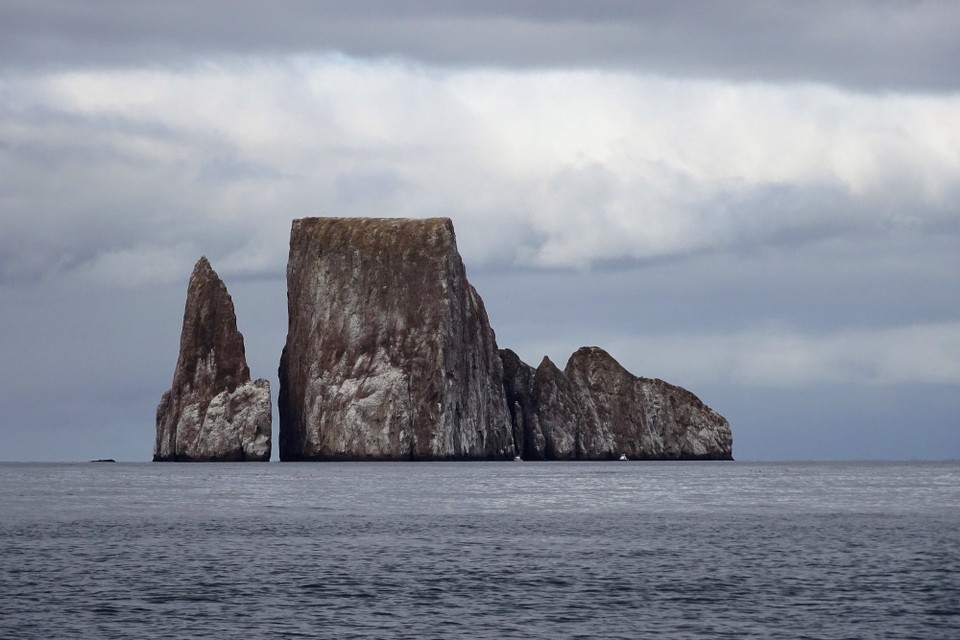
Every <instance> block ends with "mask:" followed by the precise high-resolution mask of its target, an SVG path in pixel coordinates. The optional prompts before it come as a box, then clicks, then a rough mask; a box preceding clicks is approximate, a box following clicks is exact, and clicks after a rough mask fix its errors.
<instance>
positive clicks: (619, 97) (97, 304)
mask: <svg viewBox="0 0 960 640" xmlns="http://www.w3.org/2000/svg"><path fill="white" fill-rule="evenodd" d="M545 6H547V5H544V4H541V3H531V4H526V3H470V4H464V5H458V4H451V3H438V4H431V3H403V4H398V3H382V4H381V3H325V4H324V5H323V9H322V10H318V9H317V8H316V7H314V6H313V4H312V3H285V4H282V5H281V7H280V9H275V8H273V9H271V11H270V12H266V10H265V9H264V7H265V5H262V4H261V3H233V4H231V9H230V11H226V10H225V9H222V8H221V9H216V10H211V9H210V8H209V7H210V5H199V7H196V6H194V5H193V4H192V3H179V2H166V3H147V4H146V5H141V4H139V3H106V2H105V3H101V4H97V3H86V4H84V5H80V4H79V3H60V2H24V3H18V2H13V3H5V5H4V7H3V8H2V9H0V59H2V60H3V61H4V64H3V65H2V66H0V216H2V233H0V309H2V310H0V330H2V336H0V347H2V350H3V353H4V354H6V355H5V358H4V365H3V367H2V368H0V388H2V389H3V391H2V392H0V408H2V409H3V411H4V415H6V416H8V418H7V419H6V420H5V422H3V423H2V424H0V437H2V438H3V440H0V459H4V460H10V459H23V458H30V459H38V458H41V459H42V458H50V459H71V458H73V459H76V458H77V457H78V456H79V457H80V458H84V457H102V456H104V455H111V454H112V457H117V458H123V459H146V458H148V457H149V455H150V446H151V443H152V436H153V423H152V420H153V415H152V414H153V408H154V406H155V404H156V402H157V400H158V399H159V396H160V394H161V393H162V391H163V390H164V389H165V388H166V387H167V386H168V385H169V379H170V376H171V372H172V368H173V364H174V362H175V360H176V353H175V350H176V344H177V338H178V331H179V328H180V326H179V317H180V314H182V304H183V289H184V287H185V285H186V279H187V276H188V274H189V271H190V269H191V268H192V265H193V263H194V261H195V260H196V259H197V257H198V256H199V255H201V254H206V255H207V256H208V257H209V258H210V259H211V261H212V263H213V265H214V267H215V268H216V269H217V270H218V271H219V272H220V274H221V276H223V277H224V279H225V280H226V282H227V286H228V288H229V289H230V290H231V292H232V293H233V294H234V297H235V299H236V300H237V307H238V314H239V316H240V317H239V322H240V328H241V330H242V331H244V333H245V335H246V342H247V348H248V352H249V355H250V360H251V369H252V372H253V374H254V375H255V376H268V377H269V376H272V374H273V372H274V371H275V369H276V362H277V359H278V357H279V352H280V348H281V347H282V344H283V339H284V334H285V330H286V314H285V293H284V286H285V284H284V282H283V274H284V268H285V263H286V253H287V238H288V234H289V225H290V220H291V219H292V218H296V217H302V216H308V215H351V216H353V215H376V216H411V217H425V216H436V215H443V216H450V217H452V218H453V219H454V223H455V225H456V229H457V234H458V242H459V245H460V249H461V252H462V253H463V255H464V259H465V261H466V263H467V268H468V273H469V275H470V277H471V280H472V281H473V282H474V284H475V285H476V286H477V287H478V289H479V290H480V293H481V295H483V297H484V299H485V301H486V302H487V305H488V308H489V310H490V314H491V318H492V320H493V323H494V327H495V329H496V330H497V334H498V341H499V342H500V344H501V346H509V347H511V348H514V349H515V350H517V351H518V352H519V353H520V354H521V356H522V357H524V358H525V359H526V360H528V361H529V362H531V364H534V365H535V364H536V363H537V362H538V361H539V358H540V357H541V356H543V355H548V356H549V357H551V358H553V359H554V360H556V361H557V362H558V364H560V365H561V366H562V364H563V363H564V362H565V360H566V357H567V356H568V355H569V354H570V353H571V352H572V351H573V350H575V349H576V348H577V347H579V346H581V345H582V344H599V345H602V346H605V347H606V348H607V349H608V350H610V351H611V353H613V355H614V356H615V357H617V358H618V359H619V360H620V361H621V362H622V363H623V364H624V365H625V366H627V367H628V368H629V369H631V370H632V371H634V372H635V373H637V374H642V375H648V376H656V377H662V378H665V379H668V380H669V381H671V382H675V383H677V384H681V385H684V386H687V387H689V388H691V389H692V390H693V391H694V392H696V393H698V394H699V395H700V396H701V397H702V398H703V399H704V400H705V401H707V402H708V404H710V405H711V406H713V407H714V408H716V409H718V410H719V411H720V412H721V413H724V414H725V415H727V416H728V417H729V418H730V419H731V422H732V423H733V425H734V435H735V455H737V457H749V458H764V457H780V458H782V457H831V458H836V457H877V456H879V457H904V456H905V457H958V456H960V437H958V435H957V433H958V432H960V429H958V427H960V425H958V424H957V421H956V417H955V416H956V415H957V414H958V410H960V399H958V398H960V393H957V392H960V300H958V298H960V296H957V295H956V293H955V292H956V291H957V283H958V276H960V115H958V114H960V86H957V85H958V82H960V80H958V79H960V69H958V68H957V65H958V64H960V63H958V60H960V50H958V40H957V38H956V37H955V34H956V33H957V32H960V31H958V29H960V22H958V16H960V11H958V9H957V6H958V5H956V4H955V3H949V2H942V3H938V2H933V3H923V2H921V3H892V2H891V3H883V2H879V3H878V2H870V3H845V4H843V5H842V6H840V7H839V8H837V5H836V4H835V3H803V4H799V3H798V4H783V5H780V4H771V3H736V4H734V3H696V2H694V3H596V4H595V3H589V4H588V3H570V4H565V3H558V4H550V5H549V6H550V10H549V11H547V10H546V9H545V8H544V7H545ZM271 7H275V5H271ZM274 379H275V376H274ZM274 385H276V382H275V381H274ZM51 386H53V387H56V391H57V392H56V393H53V394H51ZM274 391H276V388H274ZM51 396H52V397H51ZM918 404H920V405H921V407H920V408H918V406H917V405H918ZM804 433H807V434H808V436H809V437H805V436H804ZM830 434H834V435H835V436H836V440H835V441H831V439H830V437H829V435H830ZM914 436H916V437H914ZM865 437H867V438H871V439H873V440H872V441H871V442H869V443H865V442H864V438H865ZM911 438H912V440H911ZM911 441H913V442H914V446H913V448H912V449H911V448H910V446H909V445H908V444H905V443H909V442H911Z"/></svg>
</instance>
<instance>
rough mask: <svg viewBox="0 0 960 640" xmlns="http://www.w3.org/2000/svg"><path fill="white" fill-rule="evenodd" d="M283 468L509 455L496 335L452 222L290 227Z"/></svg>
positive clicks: (307, 221) (311, 221) (364, 221)
mask: <svg viewBox="0 0 960 640" xmlns="http://www.w3.org/2000/svg"><path fill="white" fill-rule="evenodd" d="M287 300H288V332H287V341H286V346H285V347H284V350H283V355H282V357H281V362H280V369H279V376H280V397H279V409H280V458H281V460H443V459H491V458H492V459H500V458H509V457H512V456H513V455H514V446H513V434H512V432H511V421H510V418H509V414H508V411H507V404H506V400H505V396H504V391H503V382H502V381H503V372H502V364H501V361H500V357H499V354H498V350H497V344H496V337H495V335H494V332H493V330H492V329H491V328H490V324H489V322H488V319H487V314H486V311H485V310H484V307H483V302H482V300H481V299H480V296H479V295H477V292H476V291H475V290H474V288H473V287H472V286H471V285H470V283H469V282H468V281H467V278H466V273H465V270H464V266H463V262H462V260H461V258H460V254H459V253H458V251H457V246H456V239H455V236H454V231H453V225H452V223H451V221H450V220H449V219H446V218H434V219H426V220H410V219H398V218H304V219H300V220H294V221H293V225H292V229H291V233H290V257H289V262H288V265H287Z"/></svg>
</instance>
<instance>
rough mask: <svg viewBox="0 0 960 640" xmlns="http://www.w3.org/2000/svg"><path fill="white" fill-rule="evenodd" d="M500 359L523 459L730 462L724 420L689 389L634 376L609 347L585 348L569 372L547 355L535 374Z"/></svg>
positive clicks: (506, 357)
mask: <svg viewBox="0 0 960 640" xmlns="http://www.w3.org/2000/svg"><path fill="white" fill-rule="evenodd" d="M501 355H502V358H503V362H504V388H505V389H506V393H507V397H508V400H509V401H510V403H511V404H510V406H511V408H512V410H511V419H512V422H513V426H514V431H515V432H518V431H519V432H520V433H521V436H520V437H521V442H522V452H523V453H522V455H523V457H524V459H536V460H539V459H547V460H561V459H581V460H605V459H615V458H618V457H619V456H620V455H622V454H626V455H627V457H628V458H630V459H656V460H695V459H712V460H729V459H732V447H733V438H732V434H731V431H730V425H729V423H728V422H727V420H726V419H725V418H724V417H723V416H721V415H720V414H718V413H717V412H715V411H713V410H712V409H710V407H708V406H706V405H705V404H703V402H701V401H700V399H699V398H697V397H696V396H695V395H694V394H692V393H690V392H689V391H687V390H686V389H683V388H681V387H677V386H675V385H671V384H668V383H666V382H664V381H662V380H656V379H649V378H638V377H636V376H634V375H633V374H631V373H630V372H628V371H627V370H626V369H624V368H623V367H622V366H620V364H619V363H618V362H617V361H616V360H614V358H613V357H612V356H610V354H608V353H607V352H606V351H604V350H603V349H600V348H598V347H583V348H581V349H579V350H578V351H577V352H576V353H574V354H573V355H572V356H571V357H570V359H569V360H568V362H567V365H566V367H565V368H564V370H563V371H560V370H559V369H558V368H557V367H556V366H555V365H554V364H553V363H552V362H551V361H550V360H549V359H547V358H544V360H543V362H541V364H540V366H539V367H537V369H536V370H534V369H532V368H531V367H529V366H528V365H526V364H524V363H523V362H522V361H520V359H519V358H518V357H517V356H516V354H514V353H513V352H512V351H509V350H504V351H503V352H501Z"/></svg>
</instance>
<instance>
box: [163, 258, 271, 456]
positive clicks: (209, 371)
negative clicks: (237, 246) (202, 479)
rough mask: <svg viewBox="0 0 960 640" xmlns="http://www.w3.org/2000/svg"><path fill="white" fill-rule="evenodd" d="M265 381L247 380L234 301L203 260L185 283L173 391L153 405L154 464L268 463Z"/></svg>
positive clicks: (268, 417) (268, 407)
mask: <svg viewBox="0 0 960 640" xmlns="http://www.w3.org/2000/svg"><path fill="white" fill-rule="evenodd" d="M270 429H271V404H270V383H269V382H267V381H266V380H263V379H260V380H254V381H251V380H250V369H249V368H248V367H247V360H246V355H245V353H244V348H243V335H242V334H241V333H240V332H239V331H238V330H237V318H236V314H235V313H234V308H233V300H232V299H231V298H230V294H229V293H227V288H226V286H224V284H223V281H222V280H220V278H219V276H217V274H216V272H215V271H214V270H213V268H212V267H211V266H210V263H209V262H208V261H207V259H206V258H205V257H203V258H200V260H198V261H197V264H196V266H195V267H194V268H193V273H192V274H191V276H190V284H189V285H188V286H187V302H186V306H185V308H184V312H183V330H182V332H181V334H180V356H179V358H178V360H177V368H176V370H175V371H174V374H173V386H172V387H171V388H170V389H169V390H168V391H167V392H165V393H164V394H163V398H162V399H161V400H160V405H159V406H158V407H157V440H156V444H155V446H154V450H153V459H154V461H194V462H203V461H209V462H214V461H243V460H254V461H268V460H269V459H270Z"/></svg>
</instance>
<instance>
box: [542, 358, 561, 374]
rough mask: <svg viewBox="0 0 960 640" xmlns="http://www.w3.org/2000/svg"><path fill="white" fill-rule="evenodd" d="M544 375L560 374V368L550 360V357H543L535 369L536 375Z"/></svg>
mask: <svg viewBox="0 0 960 640" xmlns="http://www.w3.org/2000/svg"><path fill="white" fill-rule="evenodd" d="M544 373H550V374H553V373H562V371H560V367H558V366H557V365H555V364H554V363H553V360H551V359H550V356H543V360H541V361H540V365H539V366H538V367H537V374H538V375H542V374H544Z"/></svg>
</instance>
